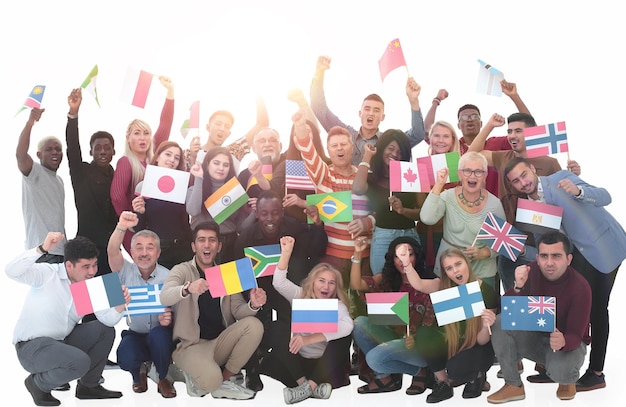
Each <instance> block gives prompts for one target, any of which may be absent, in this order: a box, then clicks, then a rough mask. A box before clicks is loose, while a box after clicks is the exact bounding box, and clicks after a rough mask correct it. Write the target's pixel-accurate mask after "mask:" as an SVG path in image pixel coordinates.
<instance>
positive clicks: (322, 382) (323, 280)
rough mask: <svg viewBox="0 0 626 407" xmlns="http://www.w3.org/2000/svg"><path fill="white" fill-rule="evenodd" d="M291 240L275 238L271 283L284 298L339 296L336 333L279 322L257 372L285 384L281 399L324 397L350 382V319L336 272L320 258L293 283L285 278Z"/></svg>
mask: <svg viewBox="0 0 626 407" xmlns="http://www.w3.org/2000/svg"><path fill="white" fill-rule="evenodd" d="M294 242H295V239H294V238H293V237H291V236H284V237H282V238H281V239H280V247H281V254H280V260H279V261H278V265H277V266H276V271H275V272H274V276H273V281H272V284H273V285H274V288H276V291H278V292H279V293H280V294H281V295H282V296H283V297H285V298H286V299H287V300H289V302H290V303H291V302H293V300H294V299H297V298H308V299H331V298H337V299H338V300H339V308H338V310H339V317H338V328H337V331H336V332H311V333H291V326H290V324H289V323H285V322H282V321H281V322H279V328H278V331H279V332H278V334H277V335H275V336H274V338H275V342H276V343H274V344H272V345H273V346H272V352H271V353H270V356H269V357H266V358H264V360H263V362H262V364H261V373H263V374H265V375H268V376H270V377H273V378H274V379H276V380H279V381H280V382H282V383H283V384H284V385H285V386H287V387H285V389H283V396H284V399H285V403H286V404H293V403H298V402H300V401H303V400H305V399H307V398H309V397H313V398H317V399H328V398H329V397H330V394H331V392H332V389H333V388H338V387H342V386H347V385H349V384H350V378H349V372H350V343H351V341H352V338H351V333H352V328H353V326H354V322H353V321H352V318H351V317H350V312H349V306H350V304H349V300H348V296H347V294H346V292H345V289H344V287H343V280H342V277H341V273H340V272H339V271H338V270H337V269H336V268H334V267H333V266H331V265H330V264H328V263H320V264H318V265H317V266H315V267H313V269H312V270H311V271H310V272H309V274H308V276H307V277H306V278H305V279H304V280H303V281H302V286H298V285H296V284H294V283H292V282H291V281H290V280H288V279H287V265H288V264H289V259H290V257H291V253H292V251H293V245H294Z"/></svg>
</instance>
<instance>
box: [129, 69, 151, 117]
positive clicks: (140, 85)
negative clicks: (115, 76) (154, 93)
mask: <svg viewBox="0 0 626 407" xmlns="http://www.w3.org/2000/svg"><path fill="white" fill-rule="evenodd" d="M152 78H154V75H153V74H151V73H149V72H146V71H143V70H140V69H135V68H132V67H129V68H128V71H127V72H126V79H125V80H124V87H123V88H122V96H121V99H122V101H123V102H126V103H130V104H132V105H133V106H137V107H140V108H142V109H143V108H144V107H146V100H148V92H150V86H151V85H152Z"/></svg>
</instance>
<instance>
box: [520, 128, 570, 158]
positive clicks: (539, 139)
mask: <svg viewBox="0 0 626 407" xmlns="http://www.w3.org/2000/svg"><path fill="white" fill-rule="evenodd" d="M524 136H525V138H526V154H527V157H528V158H533V157H541V156H545V155H550V154H557V153H567V152H568V145H567V133H566V131H565V122H558V123H551V124H546V125H543V126H537V127H529V128H526V129H524Z"/></svg>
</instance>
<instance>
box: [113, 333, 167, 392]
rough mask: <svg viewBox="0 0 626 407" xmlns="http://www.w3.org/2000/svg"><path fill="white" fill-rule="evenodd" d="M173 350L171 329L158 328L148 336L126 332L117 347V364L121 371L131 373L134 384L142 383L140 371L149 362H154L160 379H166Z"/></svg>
mask: <svg viewBox="0 0 626 407" xmlns="http://www.w3.org/2000/svg"><path fill="white" fill-rule="evenodd" d="M173 350H174V343H173V341H172V328H171V327H165V326H157V327H155V328H152V329H151V330H150V332H148V333H147V334H144V333H138V332H134V331H131V330H125V331H122V340H121V341H120V344H119V346H118V347H117V363H118V364H119V366H120V369H122V370H126V371H127V372H130V374H131V375H132V376H133V383H139V382H140V380H141V379H140V376H139V370H140V368H141V364H142V363H143V362H147V361H152V363H154V367H155V368H156V371H157V373H158V374H159V378H160V379H165V376H167V372H168V369H169V367H170V363H171V361H172V351H173Z"/></svg>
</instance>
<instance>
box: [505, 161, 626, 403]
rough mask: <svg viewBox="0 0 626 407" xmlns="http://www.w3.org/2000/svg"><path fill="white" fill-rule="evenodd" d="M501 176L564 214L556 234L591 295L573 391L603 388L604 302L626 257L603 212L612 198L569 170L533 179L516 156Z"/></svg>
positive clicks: (622, 235) (623, 240)
mask: <svg viewBox="0 0 626 407" xmlns="http://www.w3.org/2000/svg"><path fill="white" fill-rule="evenodd" d="M504 176H505V178H506V179H507V180H508V182H510V184H511V188H512V189H514V190H515V191H516V192H518V193H519V196H520V197H521V198H526V197H527V198H528V199H530V200H533V201H538V202H544V203H547V204H550V205H555V206H559V207H561V208H562V209H563V216H562V218H561V230H563V232H564V233H565V234H567V236H568V237H569V238H570V239H571V241H572V246H573V250H572V256H573V259H572V267H573V268H574V269H575V270H576V271H578V272H579V273H580V274H582V275H583V276H584V277H585V279H586V280H587V282H588V283H589V285H590V286H591V295H592V303H591V317H590V322H591V329H592V332H593V336H592V338H591V353H590V356H589V368H588V369H587V371H586V372H585V374H584V375H583V376H582V377H581V378H580V379H579V380H578V382H577V383H576V391H588V390H595V389H599V388H603V387H606V382H605V380H604V374H603V369H604V362H605V358H606V348H607V344H608V339H609V298H610V296H611V290H612V289H613V284H614V283H615V277H616V276H617V271H618V270H619V267H620V265H621V263H622V261H624V259H625V258H626V232H624V229H623V228H622V226H621V225H620V224H619V223H618V222H617V220H616V219H615V218H614V217H613V216H612V215H611V214H610V213H609V212H608V211H607V210H606V208H605V206H607V205H609V204H610V203H611V195H610V194H609V193H608V191H607V190H606V189H604V188H599V187H595V186H593V185H590V184H588V183H586V182H585V181H583V180H582V179H580V178H578V176H576V175H575V174H572V173H571V172H570V171H565V170H562V171H559V172H556V173H554V174H552V175H549V176H545V177H544V176H537V170H536V169H535V167H534V166H533V165H532V164H531V163H529V162H528V160H527V159H525V158H521V157H517V158H514V159H512V160H511V161H509V162H508V163H507V165H506V167H505V168H504Z"/></svg>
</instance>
